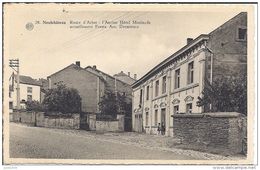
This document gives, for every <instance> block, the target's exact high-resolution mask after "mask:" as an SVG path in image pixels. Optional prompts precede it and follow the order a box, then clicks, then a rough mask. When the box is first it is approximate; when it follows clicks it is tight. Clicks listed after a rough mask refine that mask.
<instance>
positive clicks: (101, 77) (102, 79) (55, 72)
mask: <svg viewBox="0 0 260 170" xmlns="http://www.w3.org/2000/svg"><path fill="white" fill-rule="evenodd" d="M72 66H74V67H77V68H78V69H80V70H84V71H86V72H88V73H91V74H93V75H95V76H98V77H99V78H101V79H102V80H103V77H102V76H101V75H99V74H97V73H94V72H90V71H88V70H86V69H84V68H81V67H80V66H78V65H76V64H74V63H72V64H70V65H68V66H67V67H65V68H63V69H61V70H59V71H57V72H55V73H53V74H51V75H49V76H48V77H47V78H49V77H51V76H53V75H55V74H58V73H60V72H62V71H63V70H65V69H67V68H69V67H72Z"/></svg>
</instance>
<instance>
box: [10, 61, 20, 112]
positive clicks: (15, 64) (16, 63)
mask: <svg viewBox="0 0 260 170" xmlns="http://www.w3.org/2000/svg"><path fill="white" fill-rule="evenodd" d="M9 66H10V67H11V68H12V69H13V70H14V71H15V72H16V77H17V86H16V93H17V94H16V100H17V101H16V103H17V109H18V110H19V109H20V74H19V59H10V60H9Z"/></svg>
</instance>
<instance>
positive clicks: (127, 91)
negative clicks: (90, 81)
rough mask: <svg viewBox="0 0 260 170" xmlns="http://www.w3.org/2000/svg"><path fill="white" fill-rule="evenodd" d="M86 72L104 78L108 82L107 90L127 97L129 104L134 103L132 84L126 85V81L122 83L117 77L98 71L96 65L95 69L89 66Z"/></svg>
mask: <svg viewBox="0 0 260 170" xmlns="http://www.w3.org/2000/svg"><path fill="white" fill-rule="evenodd" d="M85 70H87V71H90V72H93V73H95V74H98V75H100V76H102V78H103V79H104V80H105V82H106V86H105V88H106V89H105V90H108V91H111V92H115V91H116V92H117V93H120V94H121V95H124V96H126V98H127V99H128V102H129V103H131V101H132V87H131V85H130V84H128V83H126V82H125V81H122V80H120V79H118V78H117V77H115V76H114V77H113V76H110V75H109V74H107V73H105V72H103V71H101V70H98V69H97V67H96V66H95V65H94V66H93V67H91V66H88V67H86V68H85Z"/></svg>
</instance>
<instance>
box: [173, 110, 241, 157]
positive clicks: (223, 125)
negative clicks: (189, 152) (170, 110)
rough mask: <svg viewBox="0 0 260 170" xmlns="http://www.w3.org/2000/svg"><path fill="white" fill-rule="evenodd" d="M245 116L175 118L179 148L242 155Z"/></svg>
mask: <svg viewBox="0 0 260 170" xmlns="http://www.w3.org/2000/svg"><path fill="white" fill-rule="evenodd" d="M243 120H246V119H245V118H243V116H242V115H241V114H239V113H235V112H222V113H204V114H176V115H173V136H174V137H175V138H177V139H180V141H181V144H180V145H179V147H182V148H187V149H195V150H201V151H207V152H211V153H220V154H225V155H230V154H236V153H241V152H242V143H243V142H242V141H243V138H244V132H243Z"/></svg>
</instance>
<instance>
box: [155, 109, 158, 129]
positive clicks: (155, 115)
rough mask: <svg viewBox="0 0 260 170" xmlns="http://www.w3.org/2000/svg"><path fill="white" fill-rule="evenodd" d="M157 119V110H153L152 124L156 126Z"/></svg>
mask: <svg viewBox="0 0 260 170" xmlns="http://www.w3.org/2000/svg"><path fill="white" fill-rule="evenodd" d="M157 121H158V110H155V111H154V126H157Z"/></svg>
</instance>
